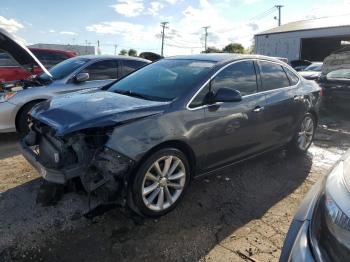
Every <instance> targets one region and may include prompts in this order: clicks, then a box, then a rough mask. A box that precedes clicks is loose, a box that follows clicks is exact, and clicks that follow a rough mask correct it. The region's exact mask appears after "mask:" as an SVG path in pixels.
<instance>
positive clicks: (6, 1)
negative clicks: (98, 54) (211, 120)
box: [0, 0, 350, 55]
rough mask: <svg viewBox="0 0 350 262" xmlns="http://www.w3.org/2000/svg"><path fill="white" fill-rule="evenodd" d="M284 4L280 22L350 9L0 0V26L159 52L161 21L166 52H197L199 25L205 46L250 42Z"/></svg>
mask: <svg viewBox="0 0 350 262" xmlns="http://www.w3.org/2000/svg"><path fill="white" fill-rule="evenodd" d="M276 4H282V5H284V7H283V9H282V22H284V23H286V22H290V21H295V20H302V19H309V18H316V17H323V16H335V15H343V14H346V13H350V0H318V1H317V2H316V1H305V0H294V1H293V0H275V1H270V0H223V1H211V0H199V1H198V0H190V1H185V0H159V1H156V0H154V1H144V0H95V1H87V0H85V1H84V0H71V1H67V0H60V1H48V0H31V1H28V0H1V5H0V27H4V28H5V29H7V30H9V31H10V32H11V33H13V34H15V35H16V36H17V37H18V38H20V39H22V40H23V41H25V42H26V43H28V44H34V43H62V44H68V43H70V44H85V43H86V42H88V43H91V44H92V45H96V43H97V40H100V43H101V51H102V53H112V54H113V53H114V45H117V52H119V50H120V49H122V48H135V49H137V50H138V51H154V52H159V51H160V38H159V36H160V31H161V29H160V26H159V23H160V22H161V21H168V22H169V28H167V29H166V34H167V39H166V46H165V54H166V55H174V54H188V53H198V52H200V51H201V50H202V49H203V32H204V31H203V29H202V27H203V26H210V28H209V38H208V45H209V46H217V47H223V46H225V45H226V44H228V43H230V42H240V43H242V44H243V45H245V46H246V47H248V46H249V45H251V41H252V38H253V35H254V34H255V33H257V32H261V31H263V30H266V29H269V28H272V27H274V26H276V24H277V21H276V20H274V16H276V15H277V10H276V9H272V10H271V11H270V12H268V15H266V16H262V15H261V14H263V13H264V12H265V11H267V10H269V9H271V8H272V7H273V6H274V5H276Z"/></svg>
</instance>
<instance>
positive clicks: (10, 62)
mask: <svg viewBox="0 0 350 262" xmlns="http://www.w3.org/2000/svg"><path fill="white" fill-rule="evenodd" d="M7 66H20V65H19V64H18V63H17V61H16V60H15V59H13V57H12V56H10V55H9V54H7V53H5V52H2V51H0V67H7Z"/></svg>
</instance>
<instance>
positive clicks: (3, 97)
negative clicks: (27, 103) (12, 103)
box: [0, 92, 16, 103]
mask: <svg viewBox="0 0 350 262" xmlns="http://www.w3.org/2000/svg"><path fill="white" fill-rule="evenodd" d="M15 95H16V92H8V93H5V94H2V95H0V103H1V102H6V101H8V100H9V99H11V98H12V97H14V96H15Z"/></svg>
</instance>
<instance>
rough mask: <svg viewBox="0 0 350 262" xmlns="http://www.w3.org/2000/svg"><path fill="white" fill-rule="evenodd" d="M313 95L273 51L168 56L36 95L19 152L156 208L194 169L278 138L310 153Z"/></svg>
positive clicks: (60, 176) (50, 171)
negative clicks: (40, 99) (50, 95)
mask: <svg viewBox="0 0 350 262" xmlns="http://www.w3.org/2000/svg"><path fill="white" fill-rule="evenodd" d="M319 102H320V88H319V87H318V86H317V85H316V84H315V83H313V82H310V81H306V80H304V79H303V78H302V77H300V76H299V75H298V74H297V73H296V72H295V71H294V70H293V69H292V68H291V67H289V66H288V65H287V64H285V63H283V62H281V61H279V60H277V59H273V58H269V57H263V56H248V55H229V54H202V55H193V56H180V57H172V58H165V59H162V60H160V61H158V62H155V63H153V64H150V65H147V66H145V67H143V68H142V69H140V70H138V71H135V72H134V73H132V74H130V75H129V76H127V77H125V78H123V79H121V80H119V81H117V82H116V83H114V84H112V85H110V86H109V87H108V88H106V91H101V90H99V91H86V92H82V93H81V94H70V95H66V96H61V97H57V98H54V99H52V100H51V101H47V102H44V103H41V104H39V105H38V106H36V107H35V108H34V109H33V111H32V112H31V118H32V126H31V132H30V133H29V134H28V136H27V137H26V138H25V139H24V140H23V141H22V151H23V154H24V156H25V157H26V158H27V160H28V161H29V162H30V163H31V164H32V165H33V166H34V167H36V168H37V169H38V170H39V172H40V173H41V175H42V176H43V177H44V178H45V179H46V180H48V181H51V182H54V183H61V184H64V183H67V181H70V180H71V179H72V178H75V177H79V178H80V180H81V182H82V184H83V186H84V188H85V189H86V190H87V191H88V192H93V191H96V192H97V191H98V192H104V193H106V192H109V193H108V195H110V196H113V195H115V193H116V192H117V191H118V192H119V193H120V194H121V195H122V196H124V197H125V198H126V199H127V203H128V204H129V206H130V207H131V208H133V209H134V210H136V211H137V212H139V213H141V214H143V215H147V216H159V215H164V214H165V213H167V212H169V211H170V210H172V209H173V208H174V207H175V206H176V205H177V204H178V203H179V202H180V200H181V199H182V197H183V196H184V193H185V191H186V189H187V188H188V185H189V182H190V181H191V179H192V178H194V177H198V176H202V175H206V174H209V173H212V172H214V171H216V170H218V169H220V168H223V167H226V166H229V165H232V164H234V163H237V162H239V161H242V160H244V159H247V158H250V157H252V156H255V155H258V154H261V153H263V152H266V151H270V150H273V149H276V148H279V147H281V146H284V145H288V146H289V147H290V148H291V149H292V150H294V151H295V152H306V151H307V149H308V148H309V146H310V145H311V143H312V140H313V136H314V132H315V129H316V125H317V119H318V108H319ZM98 192H97V193H98Z"/></svg>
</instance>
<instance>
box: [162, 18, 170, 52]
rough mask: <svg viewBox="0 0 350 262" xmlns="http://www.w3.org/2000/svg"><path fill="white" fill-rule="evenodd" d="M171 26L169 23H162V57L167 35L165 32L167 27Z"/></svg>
mask: <svg viewBox="0 0 350 262" xmlns="http://www.w3.org/2000/svg"><path fill="white" fill-rule="evenodd" d="M167 24H169V22H161V23H160V26H161V27H162V50H161V56H164V37H165V34H164V31H165V28H167V27H166V25H167Z"/></svg>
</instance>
